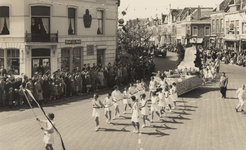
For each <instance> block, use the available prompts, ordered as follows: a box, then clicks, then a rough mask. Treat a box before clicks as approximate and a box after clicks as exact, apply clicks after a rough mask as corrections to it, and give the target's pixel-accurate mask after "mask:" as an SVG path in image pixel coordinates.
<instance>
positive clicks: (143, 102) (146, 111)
mask: <svg viewBox="0 0 246 150" xmlns="http://www.w3.org/2000/svg"><path fill="white" fill-rule="evenodd" d="M146 101H147V100H146V98H145V99H142V101H141V103H142V106H143V105H144V104H145V103H146ZM141 114H142V115H149V108H148V102H147V103H146V105H145V106H144V107H143V108H142V109H141Z"/></svg>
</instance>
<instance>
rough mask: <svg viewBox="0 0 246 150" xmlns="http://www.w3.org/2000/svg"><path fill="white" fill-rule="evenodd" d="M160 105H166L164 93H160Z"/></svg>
mask: <svg viewBox="0 0 246 150" xmlns="http://www.w3.org/2000/svg"><path fill="white" fill-rule="evenodd" d="M159 100H160V101H159V106H160V107H165V96H164V94H163V93H159Z"/></svg>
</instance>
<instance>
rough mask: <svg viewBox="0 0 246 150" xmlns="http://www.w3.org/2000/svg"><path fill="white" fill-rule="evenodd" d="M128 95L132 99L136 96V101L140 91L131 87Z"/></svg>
mask: <svg viewBox="0 0 246 150" xmlns="http://www.w3.org/2000/svg"><path fill="white" fill-rule="evenodd" d="M128 93H129V95H130V97H131V96H135V97H136V99H138V96H137V95H138V90H137V88H135V87H134V86H131V87H129V89H128Z"/></svg>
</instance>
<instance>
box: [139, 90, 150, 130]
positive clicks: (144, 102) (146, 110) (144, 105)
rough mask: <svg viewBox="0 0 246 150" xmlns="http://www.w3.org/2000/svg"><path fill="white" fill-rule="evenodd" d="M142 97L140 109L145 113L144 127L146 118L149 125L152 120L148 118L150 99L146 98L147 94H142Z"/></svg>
mask: <svg viewBox="0 0 246 150" xmlns="http://www.w3.org/2000/svg"><path fill="white" fill-rule="evenodd" d="M140 97H141V103H142V107H140V109H141V114H142V115H143V126H142V128H144V127H145V126H146V120H147V121H149V125H150V120H149V118H148V116H149V108H148V100H147V99H146V95H145V94H141V96H140Z"/></svg>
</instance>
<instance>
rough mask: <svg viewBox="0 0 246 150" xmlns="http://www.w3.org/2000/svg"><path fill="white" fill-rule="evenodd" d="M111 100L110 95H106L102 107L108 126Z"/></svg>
mask: <svg viewBox="0 0 246 150" xmlns="http://www.w3.org/2000/svg"><path fill="white" fill-rule="evenodd" d="M112 103H113V102H112V98H111V93H108V94H107V97H106V98H105V100H104V105H105V117H106V118H107V120H106V123H107V124H110V120H111V109H110V107H111V106H112Z"/></svg>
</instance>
